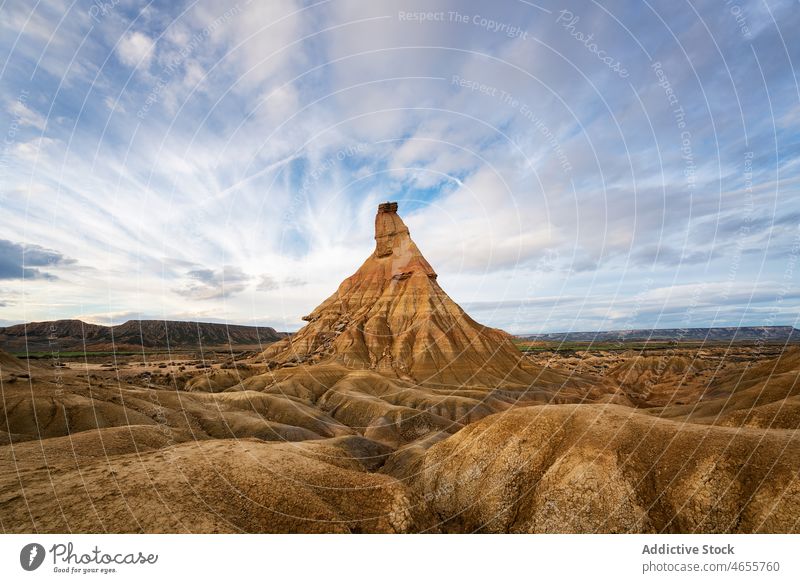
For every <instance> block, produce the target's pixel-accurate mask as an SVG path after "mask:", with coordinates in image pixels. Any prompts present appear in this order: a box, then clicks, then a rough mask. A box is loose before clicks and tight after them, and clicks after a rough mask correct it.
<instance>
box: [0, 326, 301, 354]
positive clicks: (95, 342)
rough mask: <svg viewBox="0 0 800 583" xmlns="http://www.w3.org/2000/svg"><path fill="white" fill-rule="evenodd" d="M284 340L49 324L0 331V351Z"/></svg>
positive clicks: (196, 330) (271, 333) (240, 331)
mask: <svg viewBox="0 0 800 583" xmlns="http://www.w3.org/2000/svg"><path fill="white" fill-rule="evenodd" d="M286 336H287V334H286V333H283V332H277V331H276V330H275V329H274V328H269V327H263V326H235V325H228V324H214V323H207V322H177V321H172V320H129V321H127V322H125V323H124V324H119V325H117V326H101V325H98V324H88V323H86V322H82V321H81V320H55V321H52V322H31V323H28V324H17V325H15V326H8V327H6V328H0V348H1V349H3V350H6V351H8V352H16V353H20V352H25V351H26V350H27V351H28V352H42V351H52V350H59V351H84V350H86V351H111V350H117V351H119V350H141V349H143V348H145V349H166V348H168V347H169V348H199V347H200V346H222V345H231V346H237V345H242V346H244V345H249V346H253V345H262V344H270V343H272V342H275V341H276V340H280V339H281V338H284V337H286Z"/></svg>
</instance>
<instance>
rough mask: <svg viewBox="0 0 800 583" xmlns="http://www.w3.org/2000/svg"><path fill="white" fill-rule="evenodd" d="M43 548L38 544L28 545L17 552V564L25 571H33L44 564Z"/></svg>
mask: <svg viewBox="0 0 800 583" xmlns="http://www.w3.org/2000/svg"><path fill="white" fill-rule="evenodd" d="M44 554H45V553H44V547H43V546H42V545H40V544H39V543H30V544H27V545H25V546H24V547H22V550H21V551H20V552H19V564H20V565H22V568H23V569H25V570H26V571H35V570H36V569H38V568H39V567H40V566H41V565H42V563H43V562H44Z"/></svg>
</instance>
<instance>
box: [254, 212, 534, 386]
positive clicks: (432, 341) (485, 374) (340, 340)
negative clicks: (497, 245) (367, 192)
mask: <svg viewBox="0 0 800 583" xmlns="http://www.w3.org/2000/svg"><path fill="white" fill-rule="evenodd" d="M303 319H304V320H306V321H308V325H306V326H305V327H304V328H303V329H302V330H300V331H299V332H298V333H297V334H295V335H294V336H293V337H292V338H290V339H286V340H284V341H282V342H278V343H276V344H274V345H272V346H270V347H269V348H268V349H267V350H266V351H264V353H263V357H264V359H265V360H266V361H268V362H269V363H271V364H273V365H275V364H279V365H284V364H287V363H308V364H312V363H317V362H321V361H323V360H327V359H334V360H336V361H338V362H340V363H342V364H344V365H345V366H347V367H350V368H365V369H371V370H375V371H377V372H380V373H382V374H388V375H391V376H395V377H398V378H400V379H404V380H409V381H415V382H417V383H429V384H439V385H449V386H463V385H489V386H493V385H497V384H502V383H512V384H513V383H516V384H523V385H528V384H530V383H531V382H532V380H533V378H532V376H531V374H530V373H529V372H526V371H525V370H523V369H522V368H521V366H520V363H521V357H522V355H521V354H520V352H519V350H518V349H517V348H516V347H515V346H514V344H513V342H512V341H511V338H510V337H509V336H508V335H507V334H506V333H505V332H502V331H500V330H497V329H495V328H489V327H487V326H482V325H481V324H478V323H477V322H476V321H475V320H473V319H472V318H470V317H469V315H467V314H466V312H464V310H463V309H461V307H460V306H459V305H458V304H456V303H455V302H454V301H453V300H452V299H450V297H449V296H448V295H447V294H446V293H445V292H444V290H443V289H442V288H441V287H440V286H439V283H438V282H437V275H436V272H435V271H434V270H433V267H431V265H430V263H428V261H427V260H426V259H425V257H424V256H423V255H422V253H421V252H420V250H419V248H418V247H417V245H416V244H415V243H414V241H413V240H412V239H411V235H410V233H409V230H408V227H407V226H406V225H405V223H404V222H403V220H402V219H401V218H400V216H399V215H398V214H397V203H384V204H382V205H380V206H379V207H378V214H377V216H376V217H375V251H374V252H373V253H372V255H370V256H369V258H368V259H367V260H366V261H365V262H364V264H363V265H362V266H361V267H360V268H359V269H358V271H356V272H355V273H354V274H353V275H351V276H350V277H348V278H347V279H345V280H344V281H343V282H342V284H341V285H340V286H339V288H338V289H337V290H336V292H335V293H334V294H333V295H332V296H330V297H329V298H328V299H327V300H325V301H324V302H323V303H322V304H320V305H319V306H318V307H317V308H316V309H315V310H314V311H313V312H311V314H309V315H308V316H306V317H305V318H303Z"/></svg>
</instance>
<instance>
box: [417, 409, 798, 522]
mask: <svg viewBox="0 0 800 583" xmlns="http://www.w3.org/2000/svg"><path fill="white" fill-rule="evenodd" d="M764 460H770V461H769V462H768V463H764ZM799 465H800V442H798V441H797V440H796V439H795V440H787V436H786V435H785V434H782V433H780V432H772V431H769V430H760V429H759V430H754V429H728V428H721V427H709V426H699V425H694V424H691V423H688V424H682V423H676V422H673V421H669V420H665V419H658V418H655V417H650V416H647V415H643V414H641V413H637V412H635V411H634V410H633V409H630V408H627V407H619V406H614V405H557V406H553V405H547V406H541V407H524V408H520V409H516V410H512V411H509V412H506V413H500V414H497V415H493V416H490V417H486V418H485V419H483V420H481V421H479V422H477V423H473V424H471V425H469V426H468V427H466V428H464V429H463V430H461V431H460V432H458V433H457V434H455V435H453V436H452V437H449V438H448V439H446V440H444V441H441V442H440V443H437V444H436V445H433V446H432V447H431V448H430V449H429V450H428V451H427V453H425V454H424V457H423V459H422V461H421V462H418V464H417V466H416V468H415V469H416V473H415V475H414V476H411V477H410V481H411V483H412V484H414V488H415V490H416V496H417V498H419V499H421V500H424V501H425V503H427V505H428V510H429V512H430V513H431V514H433V516H434V519H438V522H439V523H440V524H441V525H442V527H443V529H444V530H447V531H451V532H474V531H482V532H538V533H548V532H549V533H559V532H561V533H563V532H582V533H592V532H604V533H608V532H610V533H615V532H684V533H686V532H705V533H714V532H717V533H724V532H797V530H798V528H800V524H798V522H797V516H798V513H800V497H798V496H797V493H798V488H800V477H799V476H798V474H797V467H798V466H799Z"/></svg>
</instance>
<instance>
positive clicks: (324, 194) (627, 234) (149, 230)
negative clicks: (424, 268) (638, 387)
mask: <svg viewBox="0 0 800 583" xmlns="http://www.w3.org/2000/svg"><path fill="white" fill-rule="evenodd" d="M1 6H2V7H0V105H1V106H2V107H0V109H2V111H0V132H2V133H3V136H4V139H3V143H2V158H1V159H0V324H2V323H10V322H22V321H31V320H50V319H57V318H82V319H84V320H88V321H93V322H98V323H109V322H122V321H125V320H126V319H129V318H169V319H197V320H203V321H226V322H232V323H243V324H266V325H272V326H275V327H277V328H280V329H286V330H293V329H297V328H298V327H299V326H300V325H301V324H302V322H301V320H300V316H302V315H303V314H306V313H308V312H310V311H311V310H312V309H313V308H314V307H315V306H316V305H317V304H319V303H320V302H321V301H322V300H323V299H324V298H326V297H327V296H328V295H329V294H330V293H332V292H333V291H334V290H335V288H336V286H337V285H338V283H339V282H340V281H341V280H342V279H343V278H344V277H346V276H348V275H350V274H351V273H352V272H353V271H355V269H357V267H358V266H359V265H360V264H361V262H362V261H363V260H364V259H365V258H366V256H367V255H368V254H369V253H370V252H371V250H372V247H373V244H374V243H373V241H372V229H373V227H372V221H373V217H374V212H375V208H376V205H377V204H378V203H379V202H381V201H384V200H397V201H399V202H400V212H401V214H402V215H403V216H404V218H405V220H406V222H407V223H408V225H409V227H410V229H411V232H412V236H413V237H414V239H415V241H416V242H417V244H418V246H419V247H420V248H421V250H422V251H423V253H425V255H426V256H427V257H428V259H429V260H430V261H431V263H432V264H433V265H434V266H435V268H436V269H437V271H438V273H439V281H440V283H441V284H442V286H443V287H444V288H445V290H446V291H447V292H448V293H449V294H450V295H451V296H452V297H453V298H454V299H455V300H456V301H458V302H459V303H461V304H462V306H464V307H465V308H466V309H467V310H468V311H469V312H470V313H471V314H472V315H473V316H474V317H475V318H476V319H477V320H479V321H481V322H483V323H486V324H490V325H495V326H499V327H503V328H505V329H507V330H509V331H512V332H546V331H565V330H593V329H619V328H632V327H694V326H712V325H713V326H731V325H762V324H774V325H778V324H787V325H795V324H797V319H798V306H800V288H799V287H798V285H797V283H798V279H800V266H798V255H800V188H799V186H800V131H799V130H798V128H800V84H798V74H797V69H796V66H797V65H798V64H800V40H798V38H797V34H796V32H797V30H800V4H798V3H797V2H793V1H790V0H784V1H769V2H761V1H752V2H744V1H740V2H733V1H727V2H726V1H713V2H682V1H681V2H672V1H666V0H664V1H659V2H645V1H640V0H637V1H635V2H608V3H602V4H600V3H595V2H574V3H555V2H547V1H542V2H528V1H521V0H520V1H517V0H505V1H501V2H485V1H484V2H464V1H458V2H456V1H452V2H442V1H433V2H431V1H425V2H423V1H419V2H410V1H406V0H403V1H398V2H394V1H380V0H379V1H374V0H373V1H363V2H357V1H352V2H351V1H337V0H330V1H320V2H315V3H308V2H297V1H290V0H272V1H269V2H257V1H255V0H253V1H251V2H248V1H246V0H242V1H240V2H238V3H236V2H227V3H226V2H220V1H213V2H212V1H205V2H183V3H182V2H151V3H144V2H130V1H119V2H116V1H115V0H106V2H100V1H99V0H98V1H97V2H89V1H76V2H74V3H69V2H59V1H58V0H52V1H48V2H46V3H44V2H40V3H30V2H21V1H11V2H4V3H3V4H2V5H1Z"/></svg>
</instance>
